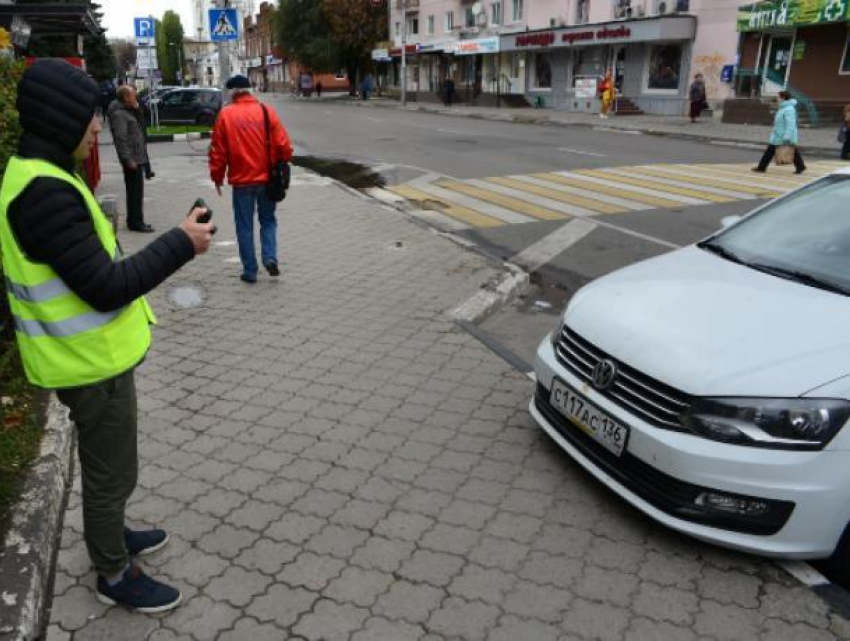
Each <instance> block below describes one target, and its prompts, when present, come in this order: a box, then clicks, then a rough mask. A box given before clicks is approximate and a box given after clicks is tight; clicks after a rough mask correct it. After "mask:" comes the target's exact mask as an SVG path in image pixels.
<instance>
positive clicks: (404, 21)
mask: <svg viewBox="0 0 850 641" xmlns="http://www.w3.org/2000/svg"><path fill="white" fill-rule="evenodd" d="M406 105H407V0H401V106H402V107H404V106H406Z"/></svg>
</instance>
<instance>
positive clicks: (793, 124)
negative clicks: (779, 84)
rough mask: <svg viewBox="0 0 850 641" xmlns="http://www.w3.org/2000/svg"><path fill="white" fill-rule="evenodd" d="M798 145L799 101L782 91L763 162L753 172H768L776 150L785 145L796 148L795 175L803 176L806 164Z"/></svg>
mask: <svg viewBox="0 0 850 641" xmlns="http://www.w3.org/2000/svg"><path fill="white" fill-rule="evenodd" d="M798 143H799V133H798V131H797V101H796V100H794V99H793V98H792V97H791V94H790V93H788V92H787V91H780V92H779V109H778V110H777V112H776V116H774V118H773V131H772V132H771V134H770V141H769V143H768V145H767V149H765V151H764V155H763V156H762V158H761V161H760V162H759V164H758V166H756V167H753V171H755V172H757V173H760V174H763V173H764V172H766V171H767V168H768V166H769V165H770V161H771V160H773V157H774V156H775V155H776V148H777V147H779V146H780V145H784V146H790V147H793V148H794V169H795V172H794V173H797V174H802V173H803V172H804V171H806V163H804V162H803V157H802V156H801V155H800V149H799V147H798V146H797V144H798Z"/></svg>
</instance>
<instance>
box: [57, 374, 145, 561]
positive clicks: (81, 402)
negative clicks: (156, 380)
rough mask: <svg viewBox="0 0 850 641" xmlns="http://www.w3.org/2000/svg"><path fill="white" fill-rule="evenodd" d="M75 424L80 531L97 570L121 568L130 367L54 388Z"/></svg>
mask: <svg viewBox="0 0 850 641" xmlns="http://www.w3.org/2000/svg"><path fill="white" fill-rule="evenodd" d="M56 395H57V396H58V397H59V400H60V401H61V402H62V403H63V404H65V405H66V406H67V407H68V408H69V409H70V410H71V420H73V421H74V423H75V424H76V426H77V442H78V443H77V449H78V451H79V456H80V472H81V476H82V482H83V483H82V485H83V529H84V531H85V532H84V536H85V540H86V547H87V548H88V551H89V556H90V557H91V560H92V563H94V566H95V568H96V569H97V571H98V572H99V573H100V574H103V575H112V574H116V573H118V572H120V571H121V570H122V569H123V568H124V567H125V566H126V565H127V563H128V561H129V557H128V555H127V549H126V547H125V545H124V510H125V508H126V506H127V501H128V499H129V498H130V495H131V494H132V493H133V490H134V489H135V487H136V480H137V475H138V453H137V450H136V382H135V378H134V373H133V370H130V371H129V372H126V373H125V374H122V375H121V376H118V377H117V378H113V379H110V380H108V381H103V382H100V383H95V384H94V385H87V386H86V387H78V388H75V389H68V390H58V391H57V392H56Z"/></svg>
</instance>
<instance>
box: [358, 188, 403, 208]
mask: <svg viewBox="0 0 850 641" xmlns="http://www.w3.org/2000/svg"><path fill="white" fill-rule="evenodd" d="M363 191H364V192H365V193H366V194H368V195H369V196H371V197H372V198H374V199H375V200H380V201H381V202H382V203H391V204H393V205H399V204H401V203H403V202H405V200H406V199H405V198H402V197H401V196H399V195H398V194H394V193H393V192H391V191H387V190H386V189H381V188H380V187H369V188H368V189H364V190H363Z"/></svg>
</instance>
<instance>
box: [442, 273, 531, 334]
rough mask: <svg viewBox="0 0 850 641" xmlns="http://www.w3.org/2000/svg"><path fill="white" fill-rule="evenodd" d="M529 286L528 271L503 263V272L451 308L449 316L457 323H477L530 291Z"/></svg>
mask: <svg viewBox="0 0 850 641" xmlns="http://www.w3.org/2000/svg"><path fill="white" fill-rule="evenodd" d="M529 286H530V278H529V275H528V273H527V272H525V271H524V270H522V269H520V268H519V267H517V266H516V265H513V264H511V263H508V262H505V263H502V273H501V274H499V275H498V276H496V277H495V278H493V279H491V281H490V282H489V283H487V284H486V285H484V286H482V288H481V290H480V291H478V292H476V293H475V294H474V295H472V296H471V297H470V298H468V299H467V300H466V301H464V302H463V303H461V304H460V305H458V306H457V307H455V308H454V309H451V310H449V312H448V315H449V318H451V319H452V320H453V321H455V322H456V323H469V324H472V325H475V324H477V323H480V322H482V321H483V320H485V319H486V318H488V317H490V316H491V315H493V314H494V313H496V312H497V311H498V310H500V309H501V308H502V307H504V306H505V305H506V304H507V303H509V302H510V301H511V300H513V299H514V298H515V297H517V296H519V295H520V294H523V293H525V292H526V291H528V288H529Z"/></svg>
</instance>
